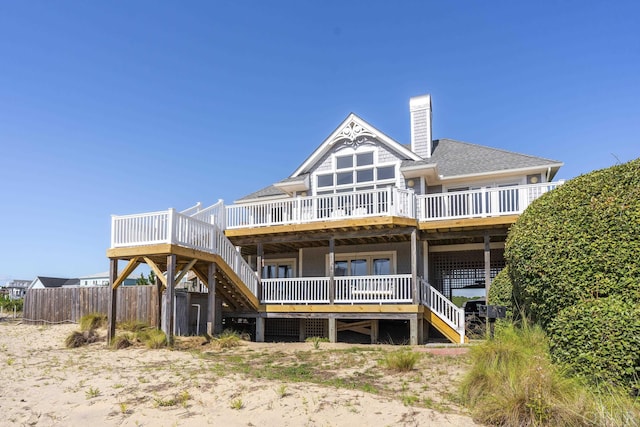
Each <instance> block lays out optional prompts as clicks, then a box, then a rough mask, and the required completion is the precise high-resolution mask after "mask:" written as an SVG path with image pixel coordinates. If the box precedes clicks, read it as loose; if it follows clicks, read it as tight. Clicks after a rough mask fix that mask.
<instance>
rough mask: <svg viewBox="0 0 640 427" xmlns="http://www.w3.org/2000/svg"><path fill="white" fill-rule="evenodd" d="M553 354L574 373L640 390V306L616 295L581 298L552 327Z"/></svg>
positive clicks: (597, 381) (595, 382) (635, 390)
mask: <svg viewBox="0 0 640 427" xmlns="http://www.w3.org/2000/svg"><path fill="white" fill-rule="evenodd" d="M549 333H550V339H551V356H552V358H553V360H554V361H557V362H559V363H560V364H562V365H563V366H565V367H566V368H568V369H569V370H570V371H571V372H572V373H574V374H576V375H578V376H580V377H582V378H585V379H586V380H588V381H589V382H591V383H594V384H596V385H598V386H604V388H608V387H609V386H610V385H612V384H613V385H615V386H620V387H623V388H624V389H626V390H627V391H628V392H631V393H638V391H639V390H640V380H639V378H640V307H639V306H638V305H637V304H635V303H633V302H629V301H623V300H621V299H619V298H617V297H609V298H601V299H594V300H588V301H580V302H578V303H576V304H574V305H573V306H571V307H568V308H566V309H564V310H562V311H561V312H560V313H559V315H558V317H557V318H556V319H555V320H553V321H552V322H551V325H550V327H549Z"/></svg>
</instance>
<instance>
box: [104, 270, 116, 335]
mask: <svg viewBox="0 0 640 427" xmlns="http://www.w3.org/2000/svg"><path fill="white" fill-rule="evenodd" d="M109 262H110V264H109V283H112V284H113V283H115V281H116V280H117V278H118V260H117V259H111V260H109ZM117 307H118V288H117V287H113V286H111V289H110V291H109V310H108V312H107V315H108V323H109V325H108V326H107V346H108V345H110V344H111V340H113V337H115V336H116V316H117Z"/></svg>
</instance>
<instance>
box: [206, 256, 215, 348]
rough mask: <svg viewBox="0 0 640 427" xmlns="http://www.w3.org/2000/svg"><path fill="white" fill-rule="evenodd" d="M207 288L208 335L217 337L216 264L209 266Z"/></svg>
mask: <svg viewBox="0 0 640 427" xmlns="http://www.w3.org/2000/svg"><path fill="white" fill-rule="evenodd" d="M207 286H208V288H209V294H208V295H207V334H208V335H209V336H213V335H215V332H216V331H215V329H216V326H215V325H216V310H217V307H216V265H215V264H214V263H210V264H209V270H208V273H207Z"/></svg>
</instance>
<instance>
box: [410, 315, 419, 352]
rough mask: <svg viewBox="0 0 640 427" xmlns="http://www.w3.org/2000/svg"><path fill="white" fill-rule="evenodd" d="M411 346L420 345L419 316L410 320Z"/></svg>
mask: <svg viewBox="0 0 640 427" xmlns="http://www.w3.org/2000/svg"><path fill="white" fill-rule="evenodd" d="M409 344H410V345H418V315H415V316H411V318H410V319H409Z"/></svg>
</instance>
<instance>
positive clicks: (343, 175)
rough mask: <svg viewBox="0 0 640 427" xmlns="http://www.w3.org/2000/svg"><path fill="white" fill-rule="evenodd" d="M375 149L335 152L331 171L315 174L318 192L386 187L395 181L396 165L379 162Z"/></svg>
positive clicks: (339, 191)
mask: <svg viewBox="0 0 640 427" xmlns="http://www.w3.org/2000/svg"><path fill="white" fill-rule="evenodd" d="M377 157H378V156H377V153H376V152H375V151H371V150H369V151H361V152H356V151H351V152H350V153H348V154H337V155H336V156H335V157H334V160H333V165H334V168H333V171H331V172H326V173H319V174H318V175H317V176H316V187H317V193H318V194H326V193H334V192H335V193H341V192H345V191H356V190H365V189H372V188H377V187H386V186H389V185H393V184H394V183H395V182H396V166H395V164H393V163H386V164H381V163H379V162H378V161H377Z"/></svg>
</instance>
